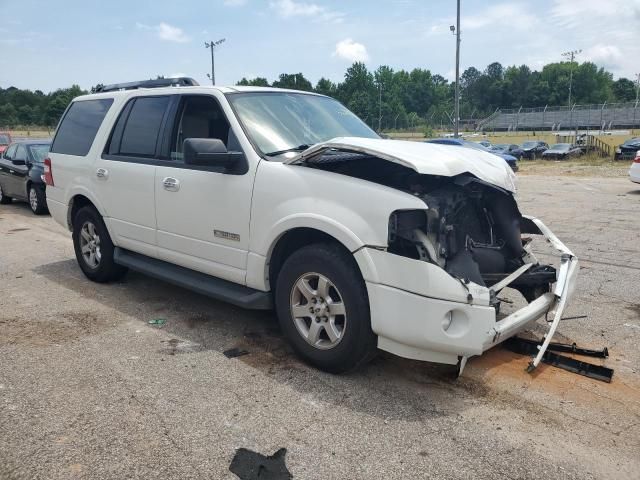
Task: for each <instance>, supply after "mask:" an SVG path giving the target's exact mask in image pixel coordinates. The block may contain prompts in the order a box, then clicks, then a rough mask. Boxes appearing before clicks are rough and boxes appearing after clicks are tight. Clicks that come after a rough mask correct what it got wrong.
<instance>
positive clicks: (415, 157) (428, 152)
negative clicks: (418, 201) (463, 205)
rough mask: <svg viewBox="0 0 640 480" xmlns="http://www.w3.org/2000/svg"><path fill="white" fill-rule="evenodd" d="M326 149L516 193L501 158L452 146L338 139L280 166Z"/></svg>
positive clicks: (512, 178) (318, 146)
mask: <svg viewBox="0 0 640 480" xmlns="http://www.w3.org/2000/svg"><path fill="white" fill-rule="evenodd" d="M329 149H338V150H346V151H351V152H358V153H365V154H368V155H372V156H375V157H379V158H382V159H384V160H388V161H390V162H394V163H398V164H400V165H403V166H405V167H409V168H411V169H413V170H415V171H416V172H418V173H420V174H424V175H439V176H443V177H454V176H456V175H460V174H462V173H470V174H472V175H474V176H475V177H477V178H479V179H480V180H483V181H485V182H487V183H490V184H492V185H495V186H497V187H500V188H502V189H504V190H508V191H510V192H512V193H515V191H516V176H515V174H514V173H513V171H512V170H511V167H509V165H508V164H507V163H506V162H505V161H504V160H503V159H502V158H500V157H499V156H497V155H494V154H492V153H488V152H483V151H480V150H474V149H470V148H464V147H459V146H453V145H440V144H435V143H424V142H410V141H403V140H385V139H379V138H359V137H339V138H334V139H331V140H329V141H326V142H323V143H318V144H316V145H314V146H312V147H311V148H309V149H307V150H305V151H304V152H302V153H300V154H299V155H296V156H295V157H292V158H290V159H288V160H286V161H285V162H284V163H286V164H300V163H304V162H305V161H306V160H308V159H310V158H312V157H314V156H316V155H318V154H320V153H322V152H323V151H326V150H329Z"/></svg>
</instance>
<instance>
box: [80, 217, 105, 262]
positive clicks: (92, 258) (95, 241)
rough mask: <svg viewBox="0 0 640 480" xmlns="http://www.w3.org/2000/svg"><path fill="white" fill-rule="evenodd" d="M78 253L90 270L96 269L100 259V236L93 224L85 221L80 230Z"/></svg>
mask: <svg viewBox="0 0 640 480" xmlns="http://www.w3.org/2000/svg"><path fill="white" fill-rule="evenodd" d="M80 251H81V252H82V258H83V259H84V261H85V262H86V264H87V265H88V266H89V267H91V268H97V267H98V266H99V265H100V260H101V259H102V253H101V251H100V235H98V231H97V230H96V226H95V225H94V224H93V222H90V221H86V222H84V224H82V228H81V229H80Z"/></svg>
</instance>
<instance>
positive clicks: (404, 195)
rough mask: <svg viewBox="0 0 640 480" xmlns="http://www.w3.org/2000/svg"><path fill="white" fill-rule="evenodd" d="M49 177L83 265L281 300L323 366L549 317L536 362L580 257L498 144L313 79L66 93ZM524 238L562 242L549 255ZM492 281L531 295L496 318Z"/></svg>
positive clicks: (294, 334)
mask: <svg viewBox="0 0 640 480" xmlns="http://www.w3.org/2000/svg"><path fill="white" fill-rule="evenodd" d="M169 85H178V86H169ZM44 177H45V179H46V183H47V202H48V204H49V209H50V211H51V214H52V215H53V217H54V218H55V219H56V221H58V222H59V223H60V224H62V225H64V226H65V227H67V228H68V229H69V230H70V231H71V232H72V238H73V242H74V247H75V253H76V258H77V261H78V264H79V266H80V268H81V270H82V271H83V273H84V274H85V275H86V276H87V277H88V278H89V279H91V280H93V281H96V282H107V281H112V280H116V279H118V278H120V277H122V276H123V275H124V273H125V272H126V270H127V269H128V268H129V269H133V270H138V271H141V272H144V273H146V274H147V275H149V276H152V277H155V278H159V279H162V280H165V281H167V282H172V283H174V284H177V285H180V286H182V287H186V288H190V289H193V290H195V291H197V292H200V293H202V294H206V295H209V296H211V297H213V298H216V299H219V300H225V301H228V302H231V303H234V304H236V305H240V306H243V307H246V308H255V309H269V308H275V310H276V312H277V315H278V318H279V320H280V325H281V327H282V331H283V332H284V334H285V336H286V337H287V338H288V340H289V341H290V343H291V344H292V345H293V347H294V348H295V350H296V352H297V353H298V354H299V355H300V356H301V357H303V358H304V359H305V360H306V361H308V362H309V363H311V364H313V365H315V366H316V367H318V368H321V369H323V370H326V371H330V372H342V371H345V370H349V369H352V368H355V367H357V366H359V365H361V364H363V363H364V362H366V361H367V360H368V359H369V358H371V356H372V354H373V353H375V351H376V348H379V349H382V350H386V351H388V352H391V353H394V354H396V355H400V356H402V357H406V358H412V359H417V360H426V361H431V362H438V363H445V364H452V365H458V368H459V371H461V370H462V368H463V367H464V364H465V362H466V359H467V358H468V357H470V356H473V355H480V354H482V353H483V352H484V351H486V350H488V349H489V348H491V347H493V346H494V345H497V344H498V343H500V342H502V341H504V340H506V339H507V338H509V337H510V336H512V335H515V334H516V333H518V332H519V331H521V330H522V329H524V328H526V327H527V325H529V324H530V323H531V322H533V321H535V320H536V319H538V318H540V317H542V316H545V315H546V314H548V315H549V319H550V322H551V323H550V324H549V325H550V326H549V332H548V334H547V336H546V337H545V343H544V345H542V347H541V348H540V351H539V354H538V356H537V357H536V359H534V360H533V362H532V363H533V366H536V365H537V364H538V362H540V360H541V357H542V354H543V353H544V351H545V349H546V347H547V346H548V343H549V341H550V340H551V338H552V336H553V332H554V331H555V329H556V327H557V325H558V322H559V321H560V317H561V316H562V312H563V310H564V308H565V306H566V303H567V301H568V299H569V297H570V296H571V294H572V292H573V290H574V287H575V277H576V275H577V273H578V261H577V258H576V257H575V256H574V255H573V253H572V252H571V251H570V250H569V249H568V248H567V247H566V246H565V245H564V244H563V243H562V242H561V241H560V240H559V239H558V238H557V237H556V236H555V235H554V234H553V233H552V232H551V231H550V230H549V229H548V228H547V227H546V226H545V225H544V224H543V223H542V222H541V221H540V220H537V219H535V218H532V217H527V216H523V215H522V214H521V213H520V211H519V210H518V206H517V204H516V201H515V198H514V193H515V190H516V186H515V175H514V174H513V172H512V171H511V169H510V168H509V166H508V165H507V163H506V162H505V161H504V160H503V159H501V158H499V157H497V156H496V155H493V154H491V153H487V152H484V151H479V150H471V149H466V148H459V147H455V146H453V147H452V146H448V145H434V144H428V143H422V142H406V141H396V140H384V139H381V138H380V137H379V136H378V135H377V134H376V133H375V132H374V131H372V130H371V129H370V128H369V127H367V125H365V124H364V122H362V121H361V120H360V119H359V118H358V117H357V116H356V115H354V114H353V113H351V112H350V111H349V110H348V109H347V108H345V107H344V106H343V105H341V104H340V103H339V102H337V101H336V100H333V99H332V98H329V97H326V96H323V95H317V94H314V93H308V92H299V91H293V90H283V89H277V88H259V87H201V86H198V85H197V83H196V82H195V81H193V80H191V79H184V78H182V79H160V80H151V81H143V82H133V83H128V84H118V85H112V86H107V87H103V88H102V89H101V91H100V93H96V94H92V95H85V96H82V97H78V98H76V99H74V101H73V102H72V103H71V105H70V106H69V107H68V109H67V111H66V112H65V114H64V116H63V117H62V120H61V121H60V124H59V126H58V128H57V131H56V135H55V138H54V140H53V144H52V146H51V152H50V155H49V158H47V159H46V160H45V174H44ZM530 235H534V236H535V235H539V236H541V237H545V238H546V239H547V240H548V241H549V242H550V243H551V245H552V246H553V247H554V248H555V249H556V250H557V251H559V253H560V255H559V257H560V258H559V260H560V261H559V262H558V263H559V267H558V269H557V271H556V269H555V268H554V267H553V266H551V265H547V264H541V263H539V262H538V260H537V259H536V258H535V256H534V253H533V247H532V244H531V240H532V238H531V236H530ZM504 288H512V289H515V290H517V291H519V292H520V293H521V294H522V295H523V296H524V298H525V299H526V300H527V302H528V304H527V305H526V306H524V307H522V308H520V309H519V310H516V311H515V312H513V313H511V314H510V315H503V314H501V315H499V306H500V302H501V300H500V298H499V293H500V291H501V290H502V289H504ZM551 319H553V320H552V321H551Z"/></svg>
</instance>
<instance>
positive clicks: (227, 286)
mask: <svg viewBox="0 0 640 480" xmlns="http://www.w3.org/2000/svg"><path fill="white" fill-rule="evenodd" d="M113 260H114V261H115V262H116V263H117V264H118V265H122V266H123V267H128V268H130V269H131V270H135V271H136V272H140V273H144V274H146V275H149V276H150V277H153V278H157V279H159V280H164V281H165V282H168V283H173V284H174V285H178V286H179V287H183V288H186V289H188V290H192V291H194V292H197V293H200V294H202V295H206V296H207V297H211V298H215V299H216V300H222V301H224V302H227V303H231V304H233V305H237V306H239V307H243V308H250V309H253V310H269V309H271V308H273V302H272V299H271V293H270V292H261V291H260V290H254V289H253V288H249V287H245V286H243V285H238V284H236V283H233V282H228V281H226V280H222V279H220V278H216V277H212V276H211V275H207V274H205V273H201V272H196V271H194V270H190V269H188V268H184V267H180V266H178V265H174V264H172V263H168V262H163V261H162V260H158V259H156V258H151V257H147V256H145V255H141V254H139V253H134V252H131V251H129V250H124V249H122V248H119V247H116V248H115V251H114V254H113Z"/></svg>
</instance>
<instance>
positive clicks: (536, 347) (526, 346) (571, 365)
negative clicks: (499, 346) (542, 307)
mask: <svg viewBox="0 0 640 480" xmlns="http://www.w3.org/2000/svg"><path fill="white" fill-rule="evenodd" d="M504 346H505V347H506V348H507V349H509V350H511V351H512V352H514V353H519V354H521V355H537V354H538V353H539V351H540V347H541V346H542V343H541V342H540V341H536V340H527V339H525V338H519V337H511V338H510V339H508V340H507V341H506V342H505V343H504ZM555 352H566V353H574V354H576V355H584V356H588V357H596V358H608V357H609V350H607V348H606V347H605V348H603V349H602V350H591V349H588V348H581V347H578V346H577V345H576V344H575V343H573V344H571V345H568V344H565V343H549V345H548V346H547V350H546V351H545V352H544V353H543V355H542V363H546V364H548V365H552V366H554V367H558V368H562V369H563V370H567V371H569V372H573V373H577V374H578V375H584V376H585V377H589V378H593V379H595V380H601V381H603V382H607V383H611V379H612V378H613V369H611V368H607V367H603V366H602V365H594V364H592V363H587V362H583V361H581V360H577V359H575V358H571V357H566V356H564V355H558V354H557V353H555ZM531 370H533V365H532V364H531V363H530V364H529V367H528V368H527V371H531Z"/></svg>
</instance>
